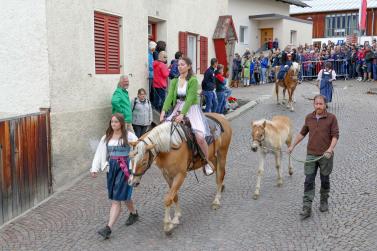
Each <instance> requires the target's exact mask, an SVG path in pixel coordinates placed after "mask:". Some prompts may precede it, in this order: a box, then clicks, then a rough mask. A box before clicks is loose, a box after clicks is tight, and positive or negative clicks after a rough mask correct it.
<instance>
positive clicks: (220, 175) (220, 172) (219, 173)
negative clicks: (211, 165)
mask: <svg viewBox="0 0 377 251" xmlns="http://www.w3.org/2000/svg"><path fill="white" fill-rule="evenodd" d="M216 163H217V165H216V184H217V189H216V196H215V199H214V200H213V202H212V209H213V210H216V209H219V208H220V199H221V193H222V191H223V188H224V184H223V183H224V177H225V164H226V156H222V154H221V153H220V151H218V153H217V161H216Z"/></svg>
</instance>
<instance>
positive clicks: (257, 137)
mask: <svg viewBox="0 0 377 251" xmlns="http://www.w3.org/2000/svg"><path fill="white" fill-rule="evenodd" d="M251 127H252V145H251V150H252V151H253V152H257V151H258V159H259V167H258V172H257V184H256V187H255V192H254V196H253V198H254V199H258V197H259V195H260V183H261V178H262V176H263V173H264V162H265V159H266V154H267V153H269V152H272V153H273V154H274V155H275V162H276V171H277V175H278V178H277V186H281V185H282V184H283V178H282V176H281V170H280V166H281V148H282V146H283V144H284V143H285V144H287V146H288V147H289V146H290V145H291V143H292V135H293V126H292V122H291V120H290V119H289V118H288V117H287V116H274V117H273V118H272V120H271V121H269V120H266V119H261V120H258V121H255V122H252V124H251ZM288 173H289V175H292V174H293V169H292V165H291V157H290V155H289V162H288Z"/></svg>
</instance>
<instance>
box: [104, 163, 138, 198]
mask: <svg viewBox="0 0 377 251" xmlns="http://www.w3.org/2000/svg"><path fill="white" fill-rule="evenodd" d="M109 162H110V163H109V164H110V167H109V172H108V173H107V190H108V194H109V199H110V200H116V201H127V200H131V196H132V187H131V186H129V185H128V183H127V180H126V178H125V175H124V172H123V171H122V169H121V168H120V166H119V164H118V161H117V160H116V159H110V160H109Z"/></svg>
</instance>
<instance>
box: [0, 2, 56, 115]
mask: <svg viewBox="0 0 377 251" xmlns="http://www.w3.org/2000/svg"><path fill="white" fill-rule="evenodd" d="M45 2H46V1H45V0H34V1H23V0H12V1H1V8H0V16H1V25H0V34H1V36H0V45H1V46H0V62H1V67H0V112H4V113H12V114H16V113H17V114H25V113H31V112H36V111H39V108H41V107H49V106H50V100H49V82H48V81H49V75H48V50H47V30H46V8H45Z"/></svg>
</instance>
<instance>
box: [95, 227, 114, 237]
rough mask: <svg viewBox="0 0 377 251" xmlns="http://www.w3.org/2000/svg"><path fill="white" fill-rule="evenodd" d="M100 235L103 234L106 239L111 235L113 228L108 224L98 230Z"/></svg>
mask: <svg viewBox="0 0 377 251" xmlns="http://www.w3.org/2000/svg"><path fill="white" fill-rule="evenodd" d="M97 233H98V234H99V235H101V236H102V237H103V238H105V239H109V237H110V235H111V229H110V227H109V226H106V227H104V228H101V229H100V230H98V232H97Z"/></svg>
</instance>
